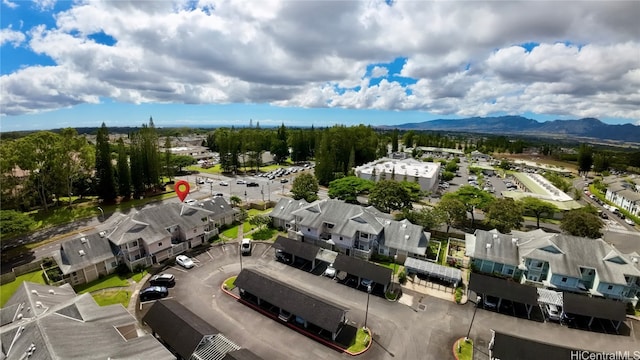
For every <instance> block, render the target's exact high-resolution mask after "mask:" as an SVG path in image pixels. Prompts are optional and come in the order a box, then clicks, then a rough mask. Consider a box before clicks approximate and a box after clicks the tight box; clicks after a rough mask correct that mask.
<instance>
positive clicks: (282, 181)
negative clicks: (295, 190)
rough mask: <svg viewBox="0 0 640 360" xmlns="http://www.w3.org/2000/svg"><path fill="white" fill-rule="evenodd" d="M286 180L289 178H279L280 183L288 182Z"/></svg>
mask: <svg viewBox="0 0 640 360" xmlns="http://www.w3.org/2000/svg"><path fill="white" fill-rule="evenodd" d="M288 182H289V180H287V179H280V183H282V184H284V183H288Z"/></svg>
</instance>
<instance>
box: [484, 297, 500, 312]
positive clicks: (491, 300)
mask: <svg viewBox="0 0 640 360" xmlns="http://www.w3.org/2000/svg"><path fill="white" fill-rule="evenodd" d="M482 304H483V305H484V308H485V309H496V308H497V307H498V298H496V297H495V296H491V295H485V296H483V297H482Z"/></svg>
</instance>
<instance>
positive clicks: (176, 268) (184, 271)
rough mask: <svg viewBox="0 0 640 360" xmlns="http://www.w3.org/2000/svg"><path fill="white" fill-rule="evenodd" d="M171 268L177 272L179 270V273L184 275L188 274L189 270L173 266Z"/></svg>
mask: <svg viewBox="0 0 640 360" xmlns="http://www.w3.org/2000/svg"><path fill="white" fill-rule="evenodd" d="M171 268H172V269H175V270H178V271H182V272H183V273H186V272H187V270H184V269H180V268H179V267H175V266H172V267H171Z"/></svg>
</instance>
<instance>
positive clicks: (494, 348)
mask: <svg viewBox="0 0 640 360" xmlns="http://www.w3.org/2000/svg"><path fill="white" fill-rule="evenodd" d="M576 354H579V355H582V354H584V356H585V357H581V359H592V357H590V355H592V354H591V353H590V352H588V351H583V350H577V349H571V348H567V347H563V346H559V345H554V344H549V343H544V342H538V341H535V340H531V339H527V338H522V337H517V336H513V335H507V334H504V333H501V332H498V331H494V330H491V341H490V342H489V359H490V360H499V359H500V360H511V359H518V360H539V359H574V358H577V357H576Z"/></svg>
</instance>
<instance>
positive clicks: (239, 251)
mask: <svg viewBox="0 0 640 360" xmlns="http://www.w3.org/2000/svg"><path fill="white" fill-rule="evenodd" d="M240 246H241V245H240V244H238V256H240V271H242V251H241V250H242V249H240Z"/></svg>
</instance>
